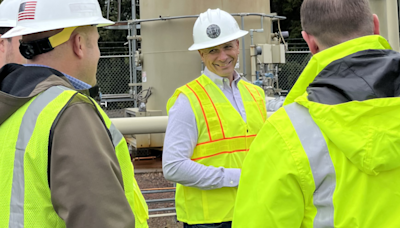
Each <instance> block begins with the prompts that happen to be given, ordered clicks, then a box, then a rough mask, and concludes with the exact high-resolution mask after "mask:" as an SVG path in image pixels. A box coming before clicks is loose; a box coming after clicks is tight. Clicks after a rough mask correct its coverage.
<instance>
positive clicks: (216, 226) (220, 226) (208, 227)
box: [183, 222, 232, 228]
mask: <svg viewBox="0 0 400 228" xmlns="http://www.w3.org/2000/svg"><path fill="white" fill-rule="evenodd" d="M231 227H232V222H223V223H211V224H196V225H189V224H186V223H184V224H183V228H231Z"/></svg>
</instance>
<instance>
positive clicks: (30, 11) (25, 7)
mask: <svg viewBox="0 0 400 228" xmlns="http://www.w3.org/2000/svg"><path fill="white" fill-rule="evenodd" d="M36 3H37V2H36V1H27V2H23V3H21V5H19V11H18V21H22V20H34V19H35V11H36Z"/></svg>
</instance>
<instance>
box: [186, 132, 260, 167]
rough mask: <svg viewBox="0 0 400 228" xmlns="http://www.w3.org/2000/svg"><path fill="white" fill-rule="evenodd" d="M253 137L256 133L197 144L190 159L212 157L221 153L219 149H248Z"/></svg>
mask: <svg viewBox="0 0 400 228" xmlns="http://www.w3.org/2000/svg"><path fill="white" fill-rule="evenodd" d="M255 137H256V135H249V136H237V137H232V138H227V139H220V140H215V141H212V142H204V143H200V144H197V145H196V147H195V148H194V150H193V155H192V158H191V159H192V160H194V161H195V160H199V158H208V157H212V156H215V155H218V154H221V152H220V151H225V152H226V151H237V150H239V151H242V150H245V149H248V148H249V146H250V144H251V143H252V142H253V140H254V139H255ZM225 152H224V153H225ZM224 153H222V154H224Z"/></svg>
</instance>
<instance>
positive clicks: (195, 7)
mask: <svg viewBox="0 0 400 228" xmlns="http://www.w3.org/2000/svg"><path fill="white" fill-rule="evenodd" d="M208 8H211V9H214V8H220V9H222V10H225V11H227V12H229V13H264V14H269V13H270V1H269V0H268V1H266V0H252V1H243V0H214V1H210V0H146V1H141V2H140V19H150V18H159V17H160V16H162V17H172V16H184V15H198V14H200V13H202V12H205V11H206V10H207V9H208ZM235 18H236V20H237V22H238V24H239V26H241V17H240V16H236V17H235ZM195 20H196V18H187V19H177V20H167V21H154V22H143V23H141V36H142V46H141V49H142V54H143V73H144V75H146V81H145V82H143V83H142V85H143V89H147V88H149V87H153V90H152V92H153V93H152V95H151V97H150V98H149V100H148V103H147V109H149V110H162V113H163V114H164V115H166V104H167V100H168V98H169V97H170V96H171V95H172V94H173V92H174V91H175V89H176V88H178V87H180V86H182V85H184V84H186V83H187V82H189V81H191V80H193V79H195V78H196V77H198V76H200V73H201V66H202V64H201V58H200V56H199V54H198V52H197V51H188V48H189V47H190V46H191V45H192V44H193V38H192V31H193V25H194V22H195ZM263 22H264V23H263V24H264V32H263V33H254V44H264V43H270V40H271V38H270V36H271V35H270V34H271V19H270V18H264V19H263ZM260 28H261V17H259V16H247V17H244V29H245V30H250V29H260ZM239 41H240V52H241V53H242V51H243V50H242V39H239ZM245 53H246V61H245V62H246V77H247V78H248V79H250V78H251V76H250V35H249V34H248V35H246V37H245ZM242 58H243V57H242V54H240V55H239V62H240V69H239V70H238V71H239V72H240V73H242V72H243V70H242V69H243V64H242V63H243V59H242Z"/></svg>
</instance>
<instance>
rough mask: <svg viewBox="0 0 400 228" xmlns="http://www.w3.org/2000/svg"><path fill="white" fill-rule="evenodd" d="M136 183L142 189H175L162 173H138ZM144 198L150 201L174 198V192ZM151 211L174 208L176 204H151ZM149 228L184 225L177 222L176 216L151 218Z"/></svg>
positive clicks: (169, 227) (175, 227) (170, 227)
mask: <svg viewBox="0 0 400 228" xmlns="http://www.w3.org/2000/svg"><path fill="white" fill-rule="evenodd" d="M135 178H136V181H137V182H138V185H139V187H140V189H142V190H143V189H149V188H165V187H173V184H172V183H171V182H169V181H167V180H165V179H164V176H163V174H162V172H152V173H137V174H135ZM144 198H145V199H146V200H148V199H165V198H174V193H173V192H166V193H155V194H144ZM148 206H149V209H154V208H167V207H174V206H175V203H174V202H166V203H149V204H148ZM172 212H174V211H169V212H159V213H160V214H162V213H172ZM151 214H155V213H154V212H153V213H151ZM148 223H149V228H178V227H179V228H182V227H183V224H182V223H181V222H177V221H176V217H175V216H169V217H159V218H150V219H149V220H148Z"/></svg>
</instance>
